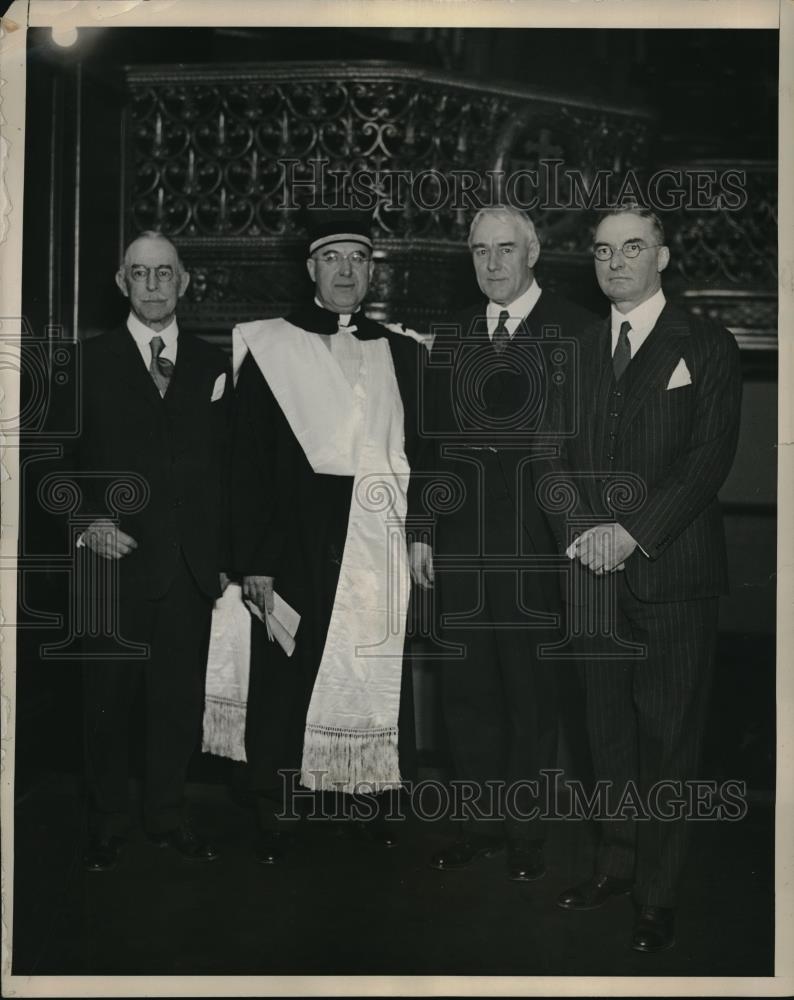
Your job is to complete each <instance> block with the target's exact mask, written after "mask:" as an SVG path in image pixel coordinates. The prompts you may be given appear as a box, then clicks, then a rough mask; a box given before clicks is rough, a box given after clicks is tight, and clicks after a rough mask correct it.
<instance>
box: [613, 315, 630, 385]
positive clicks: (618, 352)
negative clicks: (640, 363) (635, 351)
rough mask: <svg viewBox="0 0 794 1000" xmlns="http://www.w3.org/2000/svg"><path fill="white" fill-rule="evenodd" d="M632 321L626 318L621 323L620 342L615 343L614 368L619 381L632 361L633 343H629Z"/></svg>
mask: <svg viewBox="0 0 794 1000" xmlns="http://www.w3.org/2000/svg"><path fill="white" fill-rule="evenodd" d="M630 329H631V323H629V321H628V320H627V319H624V320H623V322H622V323H621V324H620V331H619V333H618V342H617V344H616V345H615V353H614V354H613V355H612V370H613V371H614V373H615V381H616V382H619V381H620V379H621V377H622V375H623V372H625V370H626V369H627V368H628V366H629V361H631V344H630V343H629V330H630Z"/></svg>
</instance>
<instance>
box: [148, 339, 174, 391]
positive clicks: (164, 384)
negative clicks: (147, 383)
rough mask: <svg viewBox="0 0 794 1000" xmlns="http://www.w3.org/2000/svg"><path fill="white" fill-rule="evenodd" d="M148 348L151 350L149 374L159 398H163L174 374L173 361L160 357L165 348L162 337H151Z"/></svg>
mask: <svg viewBox="0 0 794 1000" xmlns="http://www.w3.org/2000/svg"><path fill="white" fill-rule="evenodd" d="M149 347H150V348H151V349H152V360H151V362H150V363H149V373H150V374H151V376H152V381H153V382H154V384H155V385H156V386H157V391H158V392H159V393H160V395H161V396H164V395H165V393H166V389H167V388H168V385H169V383H170V381H171V376H172V375H173V374H174V363H173V361H169V360H168V358H161V357H160V355H161V354H162V352H163V348H164V347H165V344H164V343H163V338H162V337H152V339H151V340H150V341H149Z"/></svg>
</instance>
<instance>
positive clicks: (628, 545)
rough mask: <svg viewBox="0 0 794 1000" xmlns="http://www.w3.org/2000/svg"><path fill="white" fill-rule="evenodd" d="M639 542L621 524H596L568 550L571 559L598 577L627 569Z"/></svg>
mask: <svg viewBox="0 0 794 1000" xmlns="http://www.w3.org/2000/svg"><path fill="white" fill-rule="evenodd" d="M636 548H637V542H636V541H635V539H634V538H632V536H631V535H630V534H629V533H628V531H626V529H625V528H624V527H623V526H622V525H620V524H614V523H612V524H596V525H594V526H593V527H592V528H588V529H587V531H585V532H584V533H583V534H581V535H580V536H579V537H578V538H577V539H576V541H575V542H574V543H573V544H572V545H571V546H570V548H569V549H568V555H569V556H570V558H571V559H578V560H579V562H580V563H581V564H582V565H583V566H586V567H587V568H588V569H589V570H592V571H593V573H595V574H596V576H603V574H604V573H611V572H613V570H623V569H625V562H626V560H627V559H628V558H629V556H630V555H631V554H632V553H633V552H634V550H635V549H636Z"/></svg>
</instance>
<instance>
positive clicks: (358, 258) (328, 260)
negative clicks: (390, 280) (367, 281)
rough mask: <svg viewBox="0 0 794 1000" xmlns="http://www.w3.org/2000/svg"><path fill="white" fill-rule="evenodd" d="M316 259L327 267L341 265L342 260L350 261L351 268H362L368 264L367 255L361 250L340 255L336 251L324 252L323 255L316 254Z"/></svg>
mask: <svg viewBox="0 0 794 1000" xmlns="http://www.w3.org/2000/svg"><path fill="white" fill-rule="evenodd" d="M317 258H318V260H321V261H322V262H323V264H328V265H334V264H341V263H342V261H343V260H347V261H350V263H351V264H352V265H353V267H363V266H364V264H369V261H370V258H369V254H366V253H364V252H363V251H362V250H352V251H351V252H350V253H340V252H339V251H338V250H326V251H325V253H320V254H317Z"/></svg>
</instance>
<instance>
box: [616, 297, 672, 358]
mask: <svg viewBox="0 0 794 1000" xmlns="http://www.w3.org/2000/svg"><path fill="white" fill-rule="evenodd" d="M666 301H667V300H666V299H665V297H664V292H663V291H662V290H661V288H660V289H659V291H658V292H656V293H655V294H654V295H652V296H651V297H650V298H649V299H646V300H645V301H644V302H641V303H640V304H639V305H638V306H635V307H634V308H633V309H632V310H631V312H627V313H622V312H618V310H617V309H616V308H615V307H614V305H613V306H612V353H613V354H614V353H615V348H616V347H617V344H618V334H619V333H620V327H621V324H623V323H625V322H626V320H628V321H629V323H631V329H630V330H629V346H630V347H631V356H632V357H634V355H635V354H636V353H637V351H639V349H640V348H641V347H642V345H643V344H644V343H645V341H646V340H647V339H648V334H649V333H650V332H651V330H652V329H653V328H654V327H655V326H656V321H657V320H658V319H659V316H661V313H662V309H664V306H665V302H666Z"/></svg>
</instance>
